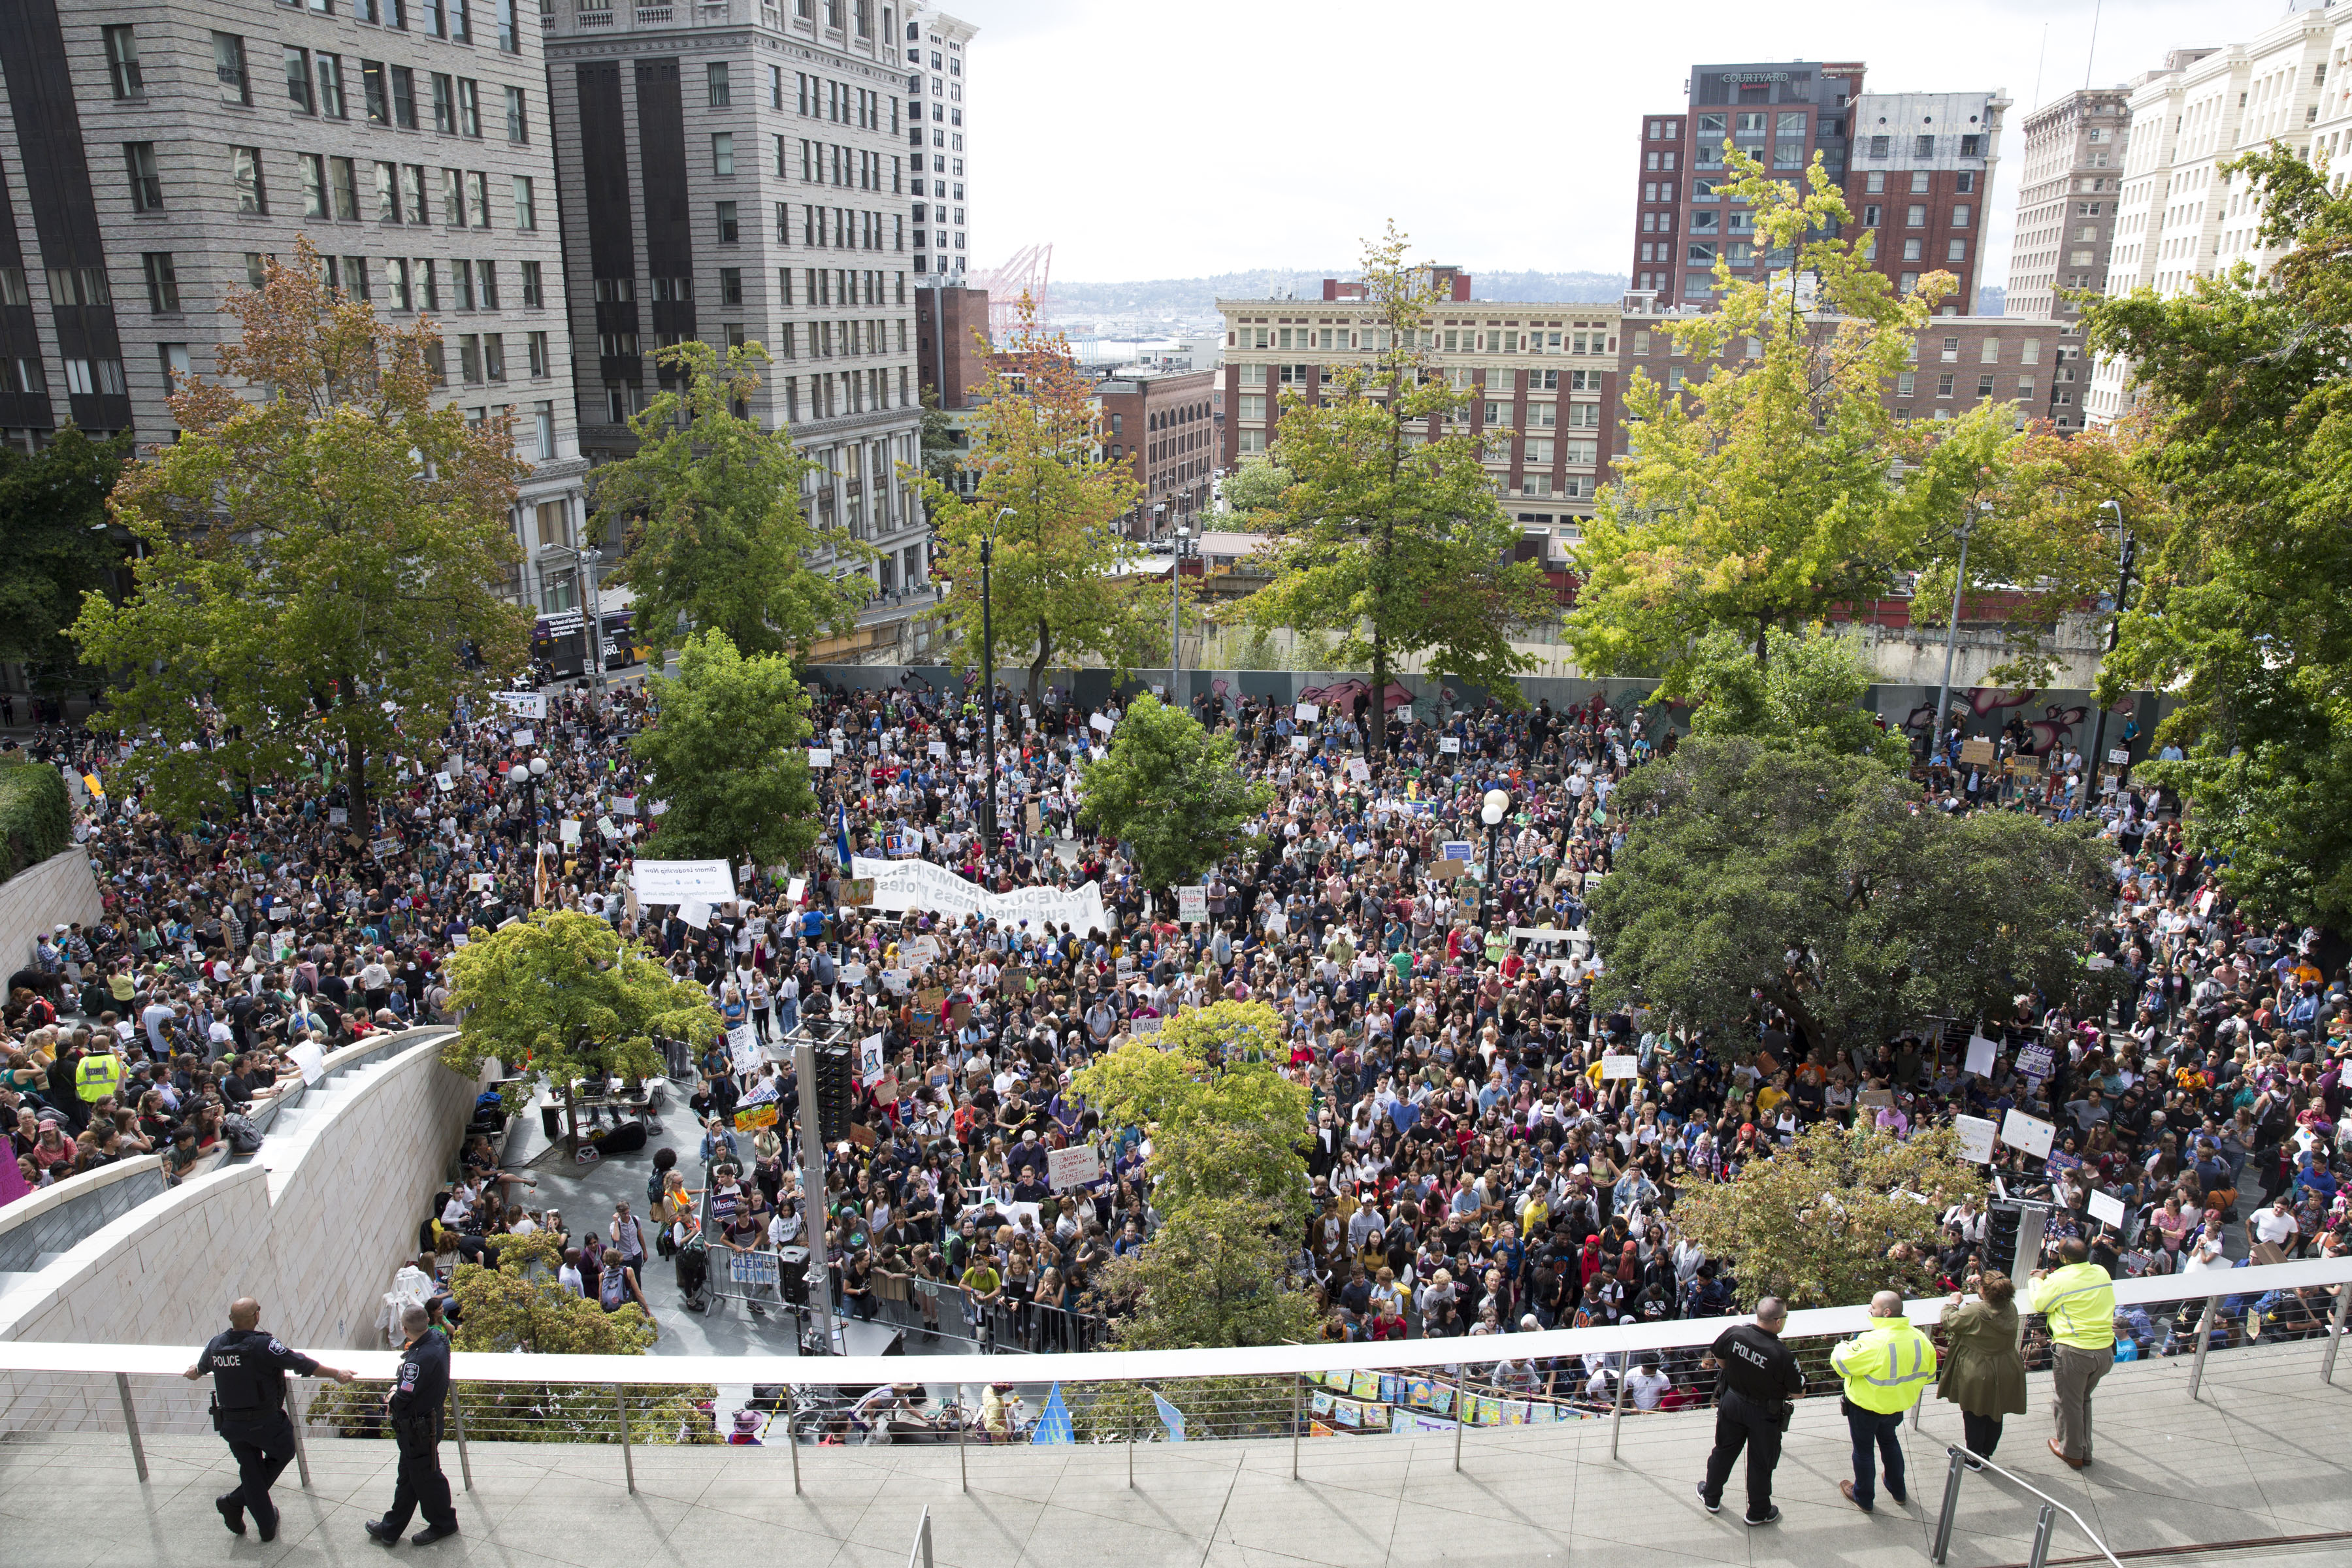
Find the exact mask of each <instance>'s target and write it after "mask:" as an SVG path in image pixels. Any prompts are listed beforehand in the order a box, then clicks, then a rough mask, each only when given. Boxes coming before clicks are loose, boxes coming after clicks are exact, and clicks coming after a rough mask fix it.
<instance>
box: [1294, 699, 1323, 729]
mask: <svg viewBox="0 0 2352 1568" xmlns="http://www.w3.org/2000/svg"><path fill="white" fill-rule="evenodd" d="M1296 711H1297V714H1298V721H1299V722H1300V723H1302V724H1312V723H1313V722H1315V721H1317V720H1318V719H1320V718H1321V717H1323V710H1322V709H1321V708H1319V707H1318V706H1317V705H1316V704H1314V703H1312V702H1302V703H1300V704H1299V705H1298V707H1297V710H1296Z"/></svg>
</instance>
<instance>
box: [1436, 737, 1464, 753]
mask: <svg viewBox="0 0 2352 1568" xmlns="http://www.w3.org/2000/svg"><path fill="white" fill-rule="evenodd" d="M1437 749H1438V751H1439V752H1442V753H1444V755H1446V756H1449V757H1458V756H1460V755H1461V754H1462V737H1461V736H1459V735H1446V736H1443V737H1441V738H1440V739H1439V740H1438V742H1437Z"/></svg>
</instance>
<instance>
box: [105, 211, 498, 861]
mask: <svg viewBox="0 0 2352 1568" xmlns="http://www.w3.org/2000/svg"><path fill="white" fill-rule="evenodd" d="M320 272H321V264H320V258H319V255H318V253H317V251H316V250H315V249H314V248H313V247H311V244H310V240H309V239H308V238H307V237H302V238H298V239H297V241H296V244H295V261H294V264H293V265H292V266H290V267H281V266H279V265H278V263H276V262H274V261H273V262H270V263H268V268H267V272H266V275H265V277H264V279H263V282H262V286H261V287H260V288H259V289H253V290H247V289H236V290H232V291H231V293H230V295H229V299H228V302H227V304H226V306H225V307H224V308H225V309H226V310H227V311H228V313H229V314H231V315H233V316H235V317H236V320H237V323H238V326H239V329H240V331H239V335H238V336H237V338H236V339H235V340H233V341H230V342H225V343H223V344H222V345H221V347H220V349H219V351H218V359H219V364H220V371H221V379H219V380H208V379H205V378H204V377H202V376H195V375H186V374H183V375H180V376H178V377H176V378H175V379H176V383H177V390H176V391H175V392H174V393H173V395H172V398H171V400H170V407H171V410H172V416H173V419H174V420H175V421H176V422H177V423H178V425H179V427H180V438H179V439H178V440H176V441H173V442H172V443H170V444H168V445H164V446H159V447H152V448H150V449H149V450H148V451H147V452H146V453H145V454H144V455H143V456H142V458H140V460H139V461H138V462H137V463H135V464H133V465H131V467H130V468H127V469H125V470H124V472H123V474H122V477H121V479H120V481H119V482H118V483H117V484H116V485H115V487H114V490H113V494H112V497H111V501H110V504H111V507H112V510H113V513H114V517H115V520H116V521H119V522H120V523H121V524H122V525H123V526H124V527H125V528H127V529H129V530H130V531H131V533H132V534H133V535H134V536H135V537H136V538H137V539H138V540H139V542H140V543H141V544H142V546H143V559H142V560H140V561H139V562H138V563H136V564H135V566H134V567H133V572H134V574H135V581H136V591H135V592H134V593H132V595H131V596H130V597H129V598H128V599H126V600H125V601H124V602H123V603H121V605H114V604H110V603H109V602H108V601H107V600H106V599H104V598H103V597H101V596H100V595H95V594H92V595H89V596H87V597H86V598H85V599H84V600H83V602H82V612H81V616H80V618H79V620H78V621H76V622H75V624H74V627H73V634H72V635H73V637H74V638H75V640H76V641H77V642H78V643H79V645H80V647H81V648H82V651H83V656H84V657H85V658H88V659H89V661H90V662H92V663H94V664H98V665H100V666H103V667H105V668H109V669H111V670H114V671H117V672H119V673H120V676H121V680H122V685H121V689H119V690H118V691H117V692H116V693H115V694H114V696H113V698H112V700H111V703H110V712H109V715H108V718H107V722H108V724H109V725H110V727H111V728H113V729H116V730H119V731H121V732H123V733H126V734H136V735H142V736H144V735H146V734H148V733H150V732H151V731H152V733H153V734H154V735H155V736H156V737H157V739H158V741H159V742H160V743H159V744H153V745H143V746H142V747H140V748H139V749H138V750H137V751H136V752H133V753H132V754H131V758H130V759H128V762H129V766H130V768H131V771H132V772H133V773H143V774H144V776H145V779H146V782H147V783H148V784H149V785H150V786H151V788H152V790H153V792H154V794H153V798H154V800H155V801H156V803H157V804H158V805H161V806H162V807H163V808H164V809H165V810H166V811H168V812H170V813H171V814H173V815H174V816H179V817H182V818H184V819H185V818H189V817H193V816H197V815H199V814H201V813H202V812H204V811H205V810H207V809H209V808H211V807H214V806H216V805H219V804H221V801H222V798H223V792H224V791H226V790H227V789H229V788H230V787H231V784H232V782H233V781H236V780H239V779H247V780H250V779H255V778H261V777H266V776H268V774H270V773H274V772H279V771H284V770H289V769H290V768H292V767H293V766H294V765H295V764H296V763H297V760H298V759H299V757H301V756H302V755H303V754H304V753H306V752H310V750H312V749H313V748H317V747H320V746H324V747H325V748H327V749H330V750H331V751H332V752H334V754H335V755H336V756H338V757H339V758H340V759H341V764H342V768H343V776H344V779H345V781H346V783H347V784H348V785H349V787H350V789H351V791H352V822H353V824H354V825H355V826H357V825H362V824H363V823H364V822H365V821H366V818H367V804H368V795H369V787H370V774H369V764H370V762H371V761H372V760H373V759H374V758H377V757H380V756H382V755H383V753H384V752H385V751H386V749H387V748H389V747H391V746H393V745H394V744H395V743H397V737H398V736H399V735H400V734H401V733H402V732H403V731H405V732H407V733H410V734H433V733H436V732H438V731H440V730H441V728H442V727H443V726H444V725H445V724H446V723H447V721H448V719H449V715H450V712H451V710H452V708H453V707H454V705H455V704H456V702H457V700H458V699H459V698H460V697H462V696H464V695H466V694H467V693H472V692H480V691H483V690H485V689H487V688H488V686H489V685H490V684H491V683H492V682H493V681H497V680H500V679H502V678H504V677H505V676H507V675H509V674H511V673H512V672H513V671H515V670H516V669H519V668H521V666H522V663H523V659H524V656H525V639H526V637H527V636H528V634H529V632H530V618H531V617H530V611H529V610H528V609H526V608H524V607H523V606H522V605H518V604H515V603H513V602H512V601H510V600H509V599H508V598H507V597H506V596H505V594H504V591H503V590H504V585H505V584H506V582H507V581H508V578H509V574H510V572H511V571H512V569H513V567H514V564H515V563H516V561H517V560H518V559H519V550H518V547H517V545H516V543H515V538H514V530H513V526H512V524H511V523H510V521H509V513H510V509H511V508H512V507H513V505H514V500H515V495H516V486H517V484H518V482H519V481H520V479H521V478H522V476H523V475H524V474H525V473H527V472H528V471H529V470H528V467H527V465H526V464H525V463H524V462H523V461H522V459H521V458H519V457H517V456H516V455H515V448H514V437H513V431H512V428H511V426H510V424H509V420H508V418H507V417H506V416H503V415H501V416H498V417H496V418H493V419H490V420H488V421H486V422H484V423H481V424H478V425H477V424H471V423H468V422H467V418H466V416H465V413H464V411H463V410H461V409H459V408H457V407H456V406H454V405H452V406H448V407H442V408H436V407H435V406H434V405H433V395H434V392H435V391H436V388H437V387H439V385H440V384H441V379H442V378H441V374H440V371H439V370H438V368H437V366H438V364H439V349H440V340H439V336H438V333H437V331H436V326H435V323H434V322H433V321H430V320H425V319H419V320H418V321H415V323H414V324H412V325H410V326H406V327H394V326H392V325H389V324H387V323H385V322H383V321H378V320H377V318H376V314H375V311H374V310H373V308H371V307H370V306H369V305H367V304H366V303H365V302H364V301H362V300H352V299H349V298H347V297H345V295H344V294H343V293H342V291H341V289H334V288H331V287H330V286H329V285H327V284H325V283H323V282H321V281H320ZM200 704H204V705H209V708H210V709H211V712H210V713H207V712H206V711H205V710H204V708H202V707H200V706H199V705H200ZM207 730H211V731H214V733H213V737H212V739H211V740H210V742H209V746H210V749H209V750H205V749H196V750H189V751H183V750H181V743H182V742H193V741H199V740H201V739H203V738H204V737H205V732H206V731H207Z"/></svg>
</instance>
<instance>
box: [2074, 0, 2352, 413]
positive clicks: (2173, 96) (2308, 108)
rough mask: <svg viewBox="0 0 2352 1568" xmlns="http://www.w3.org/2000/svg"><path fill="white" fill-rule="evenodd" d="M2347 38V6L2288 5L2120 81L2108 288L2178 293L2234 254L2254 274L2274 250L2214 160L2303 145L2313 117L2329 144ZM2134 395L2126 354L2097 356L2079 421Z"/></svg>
mask: <svg viewBox="0 0 2352 1568" xmlns="http://www.w3.org/2000/svg"><path fill="white" fill-rule="evenodd" d="M2347 43H2352V16H2347V15H2345V14H2344V13H2343V11H2342V10H2340V9H2336V8H2327V7H2319V8H2314V9H2308V10H2299V11H2291V12H2289V13H2288V14H2287V15H2286V16H2284V17H2283V18H2281V19H2280V20H2279V21H2278V22H2277V23H2276V24H2274V25H2273V26H2271V27H2270V28H2269V29H2268V30H2266V31H2265V32H2263V34H2262V35H2261V36H2259V37H2256V38H2254V39H2253V40H2252V42H2249V43H2242V44H2232V45H2231V46H2229V47H2226V48H2219V49H2210V50H2194V49H2179V50H2175V51H2173V52H2172V53H2171V54H2170V55H2168V56H2167V57H2166V59H2165V63H2164V65H2163V67H2162V68H2159V69H2156V70H2151V71H2148V72H2147V73H2146V74H2144V75H2143V76H2141V77H2140V78H2138V79H2137V80H2136V81H2134V82H2133V83H2132V89H2131V96H2130V100H2129V110H2130V115H2131V124H2130V129H2129V133H2128V140H2127V141H2126V159H2125V163H2124V183H2123V190H2122V194H2121V196H2120V198H2119V203H2118V210H2117V212H2116V226H2115V238H2114V242H2113V244H2112V246H2111V247H2110V252H2109V258H2108V265H2107V279H2106V292H2107V293H2108V294H2109V295H2118V294H2126V293H2129V292H2131V291H2132V290H2133V289H2137V288H2149V289H2154V290H2155V291H2156V292H2157V293H2158V294H2159V295H2165V296H2170V295H2175V294H2183V293H2187V292H2188V291H2189V290H2190V289H2192V288H2194V287H2195V285H2196V281H2197V279H2200V278H2210V277H2213V276H2214V275H2215V274H2216V273H2217V271H2220V270H2222V269H2225V268H2229V267H2231V266H2232V265H2235V264H2236V263H2238V262H2241V261H2242V262H2245V263H2247V264H2248V265H2250V266H2252V268H2254V269H2255V270H2256V271H2257V272H2258V273H2259V272H2260V271H2262V270H2263V268H2267V267H2268V266H2269V265H2270V264H2271V263H2272V262H2273V261H2274V260H2276V259H2277V258H2276V255H2275V254H2274V253H2265V252H2264V251H2263V250H2262V248H2261V247H2260V245H2259V239H2258V230H2259V228H2260V226H2261V219H2262V214H2261V209H2260V208H2259V206H2258V205H2256V203H2255V200H2254V195H2253V192H2252V186H2251V183H2250V182H2249V181H2248V180H2247V179H2246V177H2245V176H2243V175H2238V176H2235V177H2234V178H2233V177H2231V176H2230V175H2227V174H2223V173H2222V171H2221V165H2223V164H2224V163H2229V162H2230V161H2231V159H2233V158H2236V157H2239V156H2242V154H2244V153H2249V152H2252V151H2255V150H2256V149H2259V148H2260V147H2262V146H2263V145H2264V144H2266V143H2268V142H2271V141H2273V140H2276V141H2278V142H2281V143H2283V144H2284V145H2285V146H2287V147H2289V148H2292V149H2294V150H2295V151H2297V152H2299V153H2305V154H2306V155H2307V154H2308V153H2310V151H2311V149H2312V147H2313V146H2314V145H2315V142H2316V141H2317V139H2318V137H2319V136H2320V135H2321V134H2323V128H2322V125H2321V121H2322V120H2323V118H2325V119H2326V121H2327V124H2326V128H2325V132H2324V134H2326V135H2327V136H2330V137H2335V138H2336V139H2337V141H2338V144H2339V145H2340V144H2341V138H2342V136H2343V134H2344V131H2345V129H2346V128H2347V127H2352V106H2347V104H2346V103H2345V100H2344V97H2343V88H2344V85H2345V84H2344V82H2343V80H2342V71H2343V57H2344V52H2345V47H2346V46H2347ZM2331 67H2334V70H2333V72H2331ZM2331 74H2333V75H2334V76H2335V77H2336V80H2335V81H2334V83H2333V84H2332V86H2331V83H2330V76H2331ZM2136 401H2137V399H2136V398H2135V397H2134V395H2133V394H2132V390H2131V367H2130V365H2129V364H2128V363H2126V362H2124V361H2121V360H2116V359H2105V360H2101V361H2099V362H2098V363H2097V364H2096V365H2095V367H2093V370H2092V375H2091V382H2090V389H2089V406H2088V414H2089V421H2090V423H2092V424H2094V425H2098V424H2105V423H2107V422H2109V421H2111V420H2114V419H2117V418H2120V417H2122V416H2124V415H2125V414H2127V413H2129V412H2130V411H2131V409H2132V407H2133V405H2134V404H2135V403H2136Z"/></svg>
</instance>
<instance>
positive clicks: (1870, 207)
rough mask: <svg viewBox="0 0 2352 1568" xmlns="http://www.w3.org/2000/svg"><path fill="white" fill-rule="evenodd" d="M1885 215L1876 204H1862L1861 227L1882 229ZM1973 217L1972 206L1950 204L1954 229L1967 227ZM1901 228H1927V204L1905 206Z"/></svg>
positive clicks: (1961, 203)
mask: <svg viewBox="0 0 2352 1568" xmlns="http://www.w3.org/2000/svg"><path fill="white" fill-rule="evenodd" d="M1885 214H1886V209H1885V207H1883V206H1881V205H1878V204H1877V203H1876V202H1864V204H1863V207H1862V226H1863V227H1864V228H1882V227H1884V226H1885ZM1974 216H1975V209H1974V205H1973V204H1971V203H1969V202H1955V203H1953V204H1952V226H1953V227H1954V228H1966V227H1968V226H1969V221H1970V220H1971V219H1972V218H1973V217H1974ZM1903 226H1904V227H1905V228H1925V227H1927V203H1925V202H1912V203H1909V204H1908V205H1906V206H1905V207H1904V209H1903Z"/></svg>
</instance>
